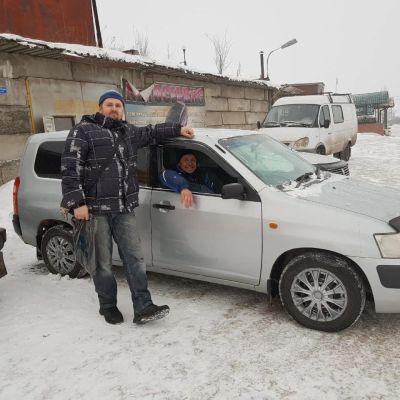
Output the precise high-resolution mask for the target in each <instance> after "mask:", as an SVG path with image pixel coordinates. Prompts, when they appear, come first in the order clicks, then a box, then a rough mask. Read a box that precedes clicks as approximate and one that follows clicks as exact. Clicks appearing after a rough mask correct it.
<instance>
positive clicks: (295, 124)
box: [281, 121, 312, 126]
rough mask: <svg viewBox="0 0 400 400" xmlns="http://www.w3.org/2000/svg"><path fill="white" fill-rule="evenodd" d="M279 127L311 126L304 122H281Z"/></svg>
mask: <svg viewBox="0 0 400 400" xmlns="http://www.w3.org/2000/svg"><path fill="white" fill-rule="evenodd" d="M281 125H285V126H289V125H293V126H311V125H312V124H307V123H305V122H298V121H283V122H282V123H281Z"/></svg>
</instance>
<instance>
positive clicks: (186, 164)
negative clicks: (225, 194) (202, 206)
mask: <svg viewBox="0 0 400 400" xmlns="http://www.w3.org/2000/svg"><path fill="white" fill-rule="evenodd" d="M160 179H161V183H162V184H164V185H165V186H167V187H168V188H170V189H172V190H173V191H174V192H177V193H180V194H181V202H182V204H183V205H184V206H185V207H186V208H189V207H192V205H193V194H192V192H199V193H221V186H222V185H221V183H220V182H219V179H218V178H217V176H216V175H215V174H214V173H213V172H212V171H209V170H208V169H206V168H201V167H199V166H198V162H197V158H196V156H195V155H194V154H193V152H191V151H188V150H187V151H186V150H185V151H183V152H181V153H180V156H179V162H178V164H177V166H176V169H175V170H172V169H166V170H164V171H163V172H162V173H161V176H160Z"/></svg>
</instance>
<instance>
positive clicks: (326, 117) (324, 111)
mask: <svg viewBox="0 0 400 400" xmlns="http://www.w3.org/2000/svg"><path fill="white" fill-rule="evenodd" d="M325 121H329V122H330V121H331V115H330V113H329V107H328V106H322V108H321V111H320V113H319V126H324V124H325Z"/></svg>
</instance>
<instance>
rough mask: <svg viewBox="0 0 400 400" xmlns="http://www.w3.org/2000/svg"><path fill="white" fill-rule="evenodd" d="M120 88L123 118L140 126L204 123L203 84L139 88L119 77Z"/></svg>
mask: <svg viewBox="0 0 400 400" xmlns="http://www.w3.org/2000/svg"><path fill="white" fill-rule="evenodd" d="M122 88H123V90H122V95H123V97H124V98H125V117H126V119H127V121H128V122H130V123H131V124H134V125H139V126H141V125H148V124H159V123H163V122H176V123H180V124H181V125H186V124H189V125H190V126H193V127H202V126H204V125H205V94H204V88H203V87H199V86H184V85H175V84H170V83H153V84H152V85H151V86H149V87H148V88H147V89H144V90H142V91H139V90H137V89H136V88H135V87H134V86H133V85H132V84H131V83H130V82H128V81H127V80H125V79H123V80H122Z"/></svg>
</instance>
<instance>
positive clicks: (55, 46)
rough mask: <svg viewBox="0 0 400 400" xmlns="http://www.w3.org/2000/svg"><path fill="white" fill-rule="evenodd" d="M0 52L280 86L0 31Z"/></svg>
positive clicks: (238, 82)
mask: <svg viewBox="0 0 400 400" xmlns="http://www.w3.org/2000/svg"><path fill="white" fill-rule="evenodd" d="M0 52H5V53H13V54H23V55H29V56H35V57H45V58H51V59H61V60H62V59H64V60H68V61H78V60H79V59H80V60H81V61H82V62H96V63H97V62H99V63H103V64H106V65H115V66H121V67H122V66H124V67H125V68H126V67H133V66H134V67H135V68H137V69H147V70H150V71H151V72H153V73H161V74H165V73H171V72H173V74H174V75H175V76H182V77H185V78H188V75H191V76H192V78H193V79H197V80H201V81H212V82H224V83H228V82H229V84H231V85H243V84H245V85H246V86H252V87H258V88H264V89H272V88H276V87H275V86H274V85H271V83H267V82H265V81H260V80H249V79H239V78H237V79H235V78H231V77H228V76H221V75H215V74H211V73H205V72H200V71H196V70H194V69H192V68H189V67H185V68H182V67H179V66H174V65H163V64H158V63H156V62H155V61H153V60H151V59H148V58H145V57H141V56H137V55H130V54H126V53H124V52H122V51H118V50H111V49H102V48H98V47H93V46H83V45H73V44H69V43H51V42H44V41H41V40H35V39H28V38H23V37H21V36H17V35H12V34H5V33H2V34H0Z"/></svg>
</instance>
